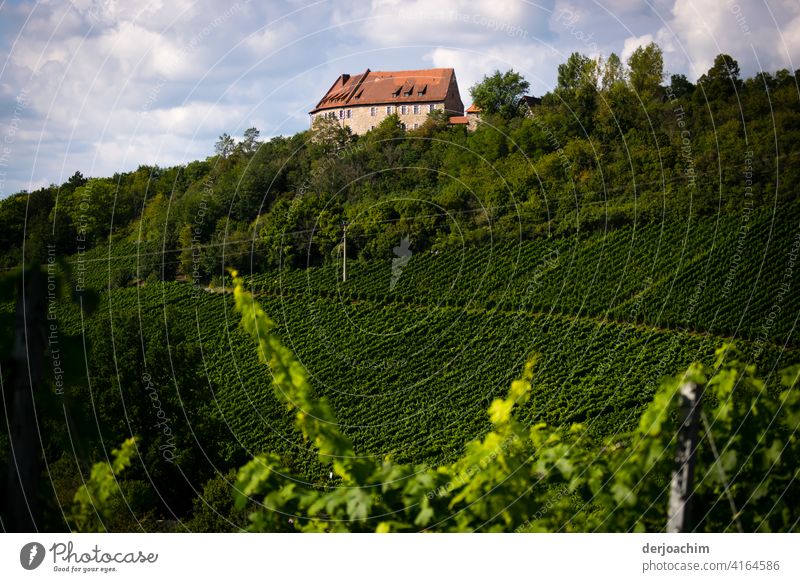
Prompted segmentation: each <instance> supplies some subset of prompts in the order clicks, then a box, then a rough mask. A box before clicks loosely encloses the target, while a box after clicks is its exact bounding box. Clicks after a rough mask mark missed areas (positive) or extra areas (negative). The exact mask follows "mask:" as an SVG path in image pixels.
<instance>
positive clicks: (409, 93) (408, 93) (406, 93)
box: [403, 91, 411, 97]
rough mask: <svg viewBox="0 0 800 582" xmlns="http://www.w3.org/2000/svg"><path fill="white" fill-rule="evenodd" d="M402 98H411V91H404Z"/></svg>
mask: <svg viewBox="0 0 800 582" xmlns="http://www.w3.org/2000/svg"><path fill="white" fill-rule="evenodd" d="M403 97H411V91H406V92H405V93H403Z"/></svg>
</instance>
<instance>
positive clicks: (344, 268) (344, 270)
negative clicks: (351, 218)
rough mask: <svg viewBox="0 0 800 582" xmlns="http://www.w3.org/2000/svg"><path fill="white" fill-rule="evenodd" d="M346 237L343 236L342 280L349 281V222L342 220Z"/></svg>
mask: <svg viewBox="0 0 800 582" xmlns="http://www.w3.org/2000/svg"><path fill="white" fill-rule="evenodd" d="M342 226H343V227H344V237H343V238H342V282H345V281H347V223H346V222H342Z"/></svg>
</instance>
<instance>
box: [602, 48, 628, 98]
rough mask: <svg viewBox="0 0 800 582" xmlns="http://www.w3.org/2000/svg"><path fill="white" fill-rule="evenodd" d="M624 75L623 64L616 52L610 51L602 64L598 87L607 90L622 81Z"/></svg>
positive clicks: (623, 80)
mask: <svg viewBox="0 0 800 582" xmlns="http://www.w3.org/2000/svg"><path fill="white" fill-rule="evenodd" d="M625 77H626V73H625V66H624V65H623V64H622V61H621V60H620V58H619V57H618V56H617V54H616V53H611V54H610V55H609V57H608V59H606V61H605V62H604V63H603V64H602V77H601V80H600V87H601V88H602V90H603V91H609V90H610V89H611V88H612V87H614V86H615V85H617V84H620V83H624V82H625Z"/></svg>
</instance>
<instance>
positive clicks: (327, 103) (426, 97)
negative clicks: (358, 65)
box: [309, 69, 467, 135]
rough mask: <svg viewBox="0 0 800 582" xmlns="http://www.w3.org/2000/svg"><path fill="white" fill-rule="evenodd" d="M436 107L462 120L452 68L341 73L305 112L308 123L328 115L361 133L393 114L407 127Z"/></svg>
mask: <svg viewBox="0 0 800 582" xmlns="http://www.w3.org/2000/svg"><path fill="white" fill-rule="evenodd" d="M436 110H439V111H444V112H445V114H447V115H448V116H449V117H450V118H451V119H452V120H454V122H455V123H459V122H461V123H464V124H466V119H467V116H465V115H464V104H463V103H462V102H461V96H460V95H459V92H458V84H457V83H456V73H455V71H454V70H453V69H424V70H420V71H370V70H369V69H367V70H366V71H364V72H363V73H361V74H359V75H352V76H351V75H348V74H342V75H339V78H338V79H336V82H334V84H333V85H331V88H330V89H328V92H327V93H325V96H324V97H323V98H322V99H321V100H320V101H319V103H317V106H316V107H315V108H314V109H312V110H311V111H310V112H309V114H310V115H311V123H312V124H313V123H314V120H315V119H316V118H317V117H320V116H329V117H333V118H334V119H338V120H339V122H340V123H341V124H342V125H343V126H347V127H349V128H350V129H351V131H352V132H353V133H355V134H357V135H363V134H364V133H366V132H367V131H369V130H370V129H373V128H375V127H376V126H377V125H378V124H380V122H381V121H383V120H384V119H386V117H387V116H389V115H393V114H396V115H397V116H398V117H399V118H400V121H401V122H403V124H405V126H406V127H407V128H408V129H416V128H417V127H419V126H420V125H422V124H423V123H424V122H425V119H426V118H427V117H428V114H429V113H431V112H432V111H436ZM460 120H464V121H463V122H462V121H460Z"/></svg>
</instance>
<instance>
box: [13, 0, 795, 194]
mask: <svg viewBox="0 0 800 582" xmlns="http://www.w3.org/2000/svg"><path fill="white" fill-rule="evenodd" d="M651 41H655V42H657V43H658V44H659V45H660V46H661V47H662V49H663V50H664V61H665V68H666V71H667V74H668V75H669V74H673V73H682V74H685V75H686V76H687V77H688V78H689V79H690V80H696V79H697V77H699V76H700V75H701V74H703V73H704V72H706V71H707V70H708V69H709V67H710V66H711V63H712V62H713V59H714V56H715V55H717V54H719V53H723V52H724V53H727V54H730V55H732V56H733V57H734V58H735V59H736V60H737V61H738V62H739V65H740V67H741V70H742V74H743V76H752V75H753V74H755V73H757V72H758V71H760V70H765V71H773V72H774V71H776V70H778V69H782V68H786V69H789V70H791V71H794V70H796V69H798V68H800V64H798V63H800V2H798V0H736V1H733V0H604V1H602V2H600V1H597V2H593V1H590V0H552V1H550V0H541V1H536V2H532V1H526V0H480V1H475V0H472V1H466V0H435V1H433V0H335V1H326V0H317V1H309V0H261V1H252V0H225V1H219V0H217V1H211V0H153V1H150V2H148V0H137V1H134V0H124V1H123V0H40V1H3V0H0V198H2V197H5V196H8V195H9V194H12V193H14V192H17V191H20V190H23V189H27V190H33V189H36V188H38V187H41V186H45V185H48V184H50V183H62V182H64V181H66V180H67V179H68V178H69V176H71V175H72V174H73V173H75V171H76V170H77V171H80V172H82V173H83V174H84V175H85V176H110V175H112V174H114V173H115V172H122V171H129V170H133V169H136V168H137V167H138V166H140V165H142V164H158V165H160V166H170V165H175V164H183V163H187V162H190V161H192V160H196V159H204V158H205V157H207V156H209V155H211V154H212V152H213V144H214V142H215V141H216V140H217V138H218V136H219V135H220V134H221V133H223V132H227V133H229V134H231V135H233V136H241V134H242V133H243V132H244V130H245V129H247V128H248V127H253V126H255V127H257V128H258V129H259V130H260V131H261V134H262V137H264V138H269V137H271V136H275V135H289V134H292V133H295V132H297V131H301V130H303V129H306V128H307V127H308V124H309V118H308V111H309V110H310V109H311V108H312V107H313V106H314V105H315V104H316V102H317V101H318V100H319V99H320V98H321V97H322V95H323V94H324V93H325V91H326V90H327V89H328V87H329V86H330V85H331V84H332V83H333V81H335V80H336V78H337V77H338V75H339V74H341V73H351V74H353V73H357V72H361V71H363V70H364V69H366V68H370V69H372V70H393V69H422V68H431V67H453V68H454V69H455V71H456V77H457V79H458V84H459V88H460V91H461V95H462V100H463V101H464V103H465V105H467V104H469V103H470V102H471V99H470V97H469V88H470V87H471V86H472V85H473V84H474V83H476V82H478V81H480V80H481V78H482V77H483V75H484V74H487V73H488V74H491V73H492V72H493V71H494V70H496V69H499V70H506V69H510V68H513V69H515V70H517V71H519V72H521V73H522V74H523V76H524V77H525V78H526V79H527V80H528V81H529V82H530V84H531V91H530V93H531V94H533V95H541V94H543V93H546V92H548V91H550V90H551V89H552V88H553V85H554V83H555V80H556V70H557V66H558V65H559V64H560V63H563V62H564V61H565V60H566V59H567V57H568V56H569V54H570V53H572V52H574V51H577V52H581V53H584V54H587V55H590V56H597V55H604V56H607V55H608V54H610V53H611V52H616V53H617V54H619V55H620V56H622V57H623V59H624V58H626V57H627V56H628V55H630V53H631V52H632V51H633V50H635V49H636V47H637V46H640V45H644V44H647V43H649V42H651Z"/></svg>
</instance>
